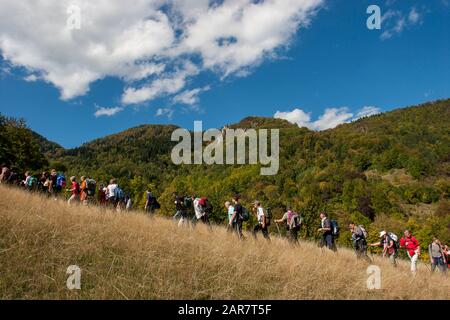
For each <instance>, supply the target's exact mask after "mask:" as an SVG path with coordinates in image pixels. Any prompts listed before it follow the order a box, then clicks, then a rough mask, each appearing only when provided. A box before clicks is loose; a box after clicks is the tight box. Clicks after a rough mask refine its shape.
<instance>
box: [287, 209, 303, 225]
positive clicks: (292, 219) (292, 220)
mask: <svg viewBox="0 0 450 320" xmlns="http://www.w3.org/2000/svg"><path fill="white" fill-rule="evenodd" d="M302 222H303V219H302V217H300V216H299V215H298V213H296V212H294V211H291V212H290V214H289V213H288V226H289V229H298V228H300V226H301V225H302Z"/></svg>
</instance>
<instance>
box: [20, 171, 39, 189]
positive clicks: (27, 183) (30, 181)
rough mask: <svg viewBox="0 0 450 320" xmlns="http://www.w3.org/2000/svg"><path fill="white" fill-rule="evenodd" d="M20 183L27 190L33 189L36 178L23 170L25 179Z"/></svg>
mask: <svg viewBox="0 0 450 320" xmlns="http://www.w3.org/2000/svg"><path fill="white" fill-rule="evenodd" d="M22 184H23V185H24V187H25V189H27V190H28V191H34V190H35V188H36V185H37V179H36V177H33V176H32V175H31V174H30V172H29V171H27V172H25V180H23V181H22Z"/></svg>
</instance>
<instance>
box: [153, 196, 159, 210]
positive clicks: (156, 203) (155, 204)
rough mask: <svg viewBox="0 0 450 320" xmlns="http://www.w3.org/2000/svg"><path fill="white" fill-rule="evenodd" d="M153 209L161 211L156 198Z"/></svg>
mask: <svg viewBox="0 0 450 320" xmlns="http://www.w3.org/2000/svg"><path fill="white" fill-rule="evenodd" d="M153 209H161V205H160V204H159V202H158V200H156V198H154V200H153Z"/></svg>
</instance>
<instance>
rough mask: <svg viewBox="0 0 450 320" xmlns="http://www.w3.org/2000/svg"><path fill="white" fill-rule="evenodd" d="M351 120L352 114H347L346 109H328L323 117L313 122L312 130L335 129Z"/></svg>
mask: <svg viewBox="0 0 450 320" xmlns="http://www.w3.org/2000/svg"><path fill="white" fill-rule="evenodd" d="M352 118H353V113H350V112H348V109H347V108H345V107H343V108H330V109H325V112H324V114H323V115H321V116H320V117H319V119H318V120H316V121H314V123H313V124H314V128H315V129H316V130H326V129H331V128H334V127H337V126H338V125H340V124H343V123H346V122H349V121H350V120H351V119H352Z"/></svg>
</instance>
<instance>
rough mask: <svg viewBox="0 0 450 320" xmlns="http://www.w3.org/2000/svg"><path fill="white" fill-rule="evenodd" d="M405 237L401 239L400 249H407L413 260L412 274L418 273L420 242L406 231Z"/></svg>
mask: <svg viewBox="0 0 450 320" xmlns="http://www.w3.org/2000/svg"><path fill="white" fill-rule="evenodd" d="M404 235H405V236H404V237H403V238H401V239H400V248H405V249H406V253H407V254H408V257H409V259H410V260H411V272H412V273H416V271H417V260H418V259H419V257H420V245H419V241H418V240H417V239H416V238H415V237H414V236H413V235H412V233H411V231H409V230H405V232H404Z"/></svg>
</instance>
